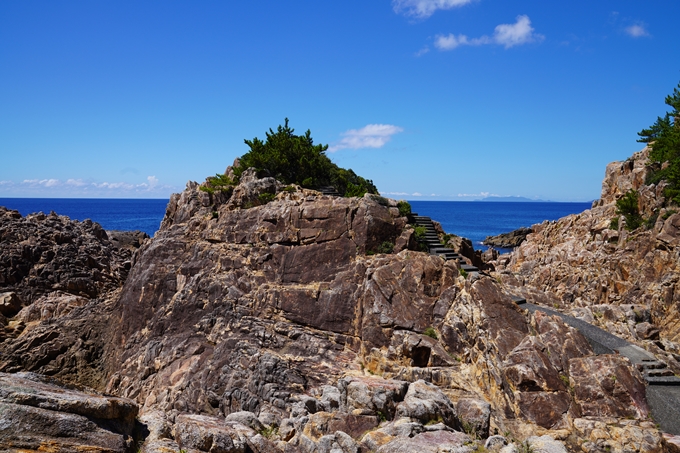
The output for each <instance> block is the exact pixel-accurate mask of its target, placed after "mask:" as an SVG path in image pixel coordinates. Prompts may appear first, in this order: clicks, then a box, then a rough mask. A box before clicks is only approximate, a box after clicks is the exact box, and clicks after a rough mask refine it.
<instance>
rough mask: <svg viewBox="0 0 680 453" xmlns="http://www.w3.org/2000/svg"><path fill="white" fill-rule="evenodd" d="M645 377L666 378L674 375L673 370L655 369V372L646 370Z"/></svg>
mask: <svg viewBox="0 0 680 453" xmlns="http://www.w3.org/2000/svg"><path fill="white" fill-rule="evenodd" d="M644 375H645V377H666V376H675V373H673V370H671V369H670V368H661V369H656V370H647V371H645V373H644Z"/></svg>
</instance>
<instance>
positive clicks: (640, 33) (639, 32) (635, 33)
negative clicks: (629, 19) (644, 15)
mask: <svg viewBox="0 0 680 453" xmlns="http://www.w3.org/2000/svg"><path fill="white" fill-rule="evenodd" d="M624 31H625V32H626V34H627V35H628V36H632V37H633V38H642V37H645V36H649V32H648V31H647V29H646V28H645V25H644V24H635V25H631V26H629V27H626V28H624Z"/></svg>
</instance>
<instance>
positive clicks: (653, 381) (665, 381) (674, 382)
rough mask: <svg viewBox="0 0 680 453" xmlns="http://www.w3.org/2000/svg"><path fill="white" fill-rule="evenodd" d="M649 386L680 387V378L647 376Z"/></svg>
mask: <svg viewBox="0 0 680 453" xmlns="http://www.w3.org/2000/svg"><path fill="white" fill-rule="evenodd" d="M645 381H647V384H649V385H667V386H680V378H679V377H676V376H645Z"/></svg>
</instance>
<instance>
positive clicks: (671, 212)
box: [661, 209, 678, 220]
mask: <svg viewBox="0 0 680 453" xmlns="http://www.w3.org/2000/svg"><path fill="white" fill-rule="evenodd" d="M677 212H678V211H676V210H675V209H669V210H668V211H666V212H664V213H663V215H662V216H661V219H663V220H667V219H668V218H669V217H670V216H672V215H673V214H677Z"/></svg>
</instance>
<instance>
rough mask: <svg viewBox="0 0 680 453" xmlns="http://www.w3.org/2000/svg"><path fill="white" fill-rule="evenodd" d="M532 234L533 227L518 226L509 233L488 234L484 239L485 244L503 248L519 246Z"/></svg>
mask: <svg viewBox="0 0 680 453" xmlns="http://www.w3.org/2000/svg"><path fill="white" fill-rule="evenodd" d="M529 234H531V228H518V229H516V230H513V231H511V232H509V233H502V234H499V235H496V236H487V237H486V239H484V244H486V245H490V246H493V247H501V248H507V249H511V248H515V247H518V246H519V245H520V244H521V243H522V242H524V240H525V239H526V238H527V236H528V235H529Z"/></svg>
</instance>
